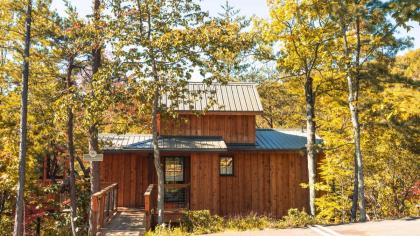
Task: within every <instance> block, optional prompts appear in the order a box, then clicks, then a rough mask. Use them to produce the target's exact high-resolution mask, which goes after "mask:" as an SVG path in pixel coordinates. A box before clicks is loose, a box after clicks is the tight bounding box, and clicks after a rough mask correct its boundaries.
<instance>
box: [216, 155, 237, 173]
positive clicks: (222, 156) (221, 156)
mask: <svg viewBox="0 0 420 236" xmlns="http://www.w3.org/2000/svg"><path fill="white" fill-rule="evenodd" d="M222 158H232V173H231V174H222V168H221V165H220V164H221V163H220V162H221V161H222ZM219 176H231V177H232V176H235V158H234V157H233V155H220V156H219Z"/></svg>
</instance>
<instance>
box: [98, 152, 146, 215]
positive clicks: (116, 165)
mask: <svg viewBox="0 0 420 236" xmlns="http://www.w3.org/2000/svg"><path fill="white" fill-rule="evenodd" d="M151 167H152V166H150V158H149V156H148V155H147V154H136V153H116V154H105V155H104V160H103V161H102V162H101V163H100V179H101V182H112V183H118V188H119V189H118V206H119V207H142V206H144V196H143V194H144V192H145V191H146V189H147V186H149V184H150V183H151V180H152V178H153V175H154V169H151ZM150 170H152V171H153V172H151V171H150Z"/></svg>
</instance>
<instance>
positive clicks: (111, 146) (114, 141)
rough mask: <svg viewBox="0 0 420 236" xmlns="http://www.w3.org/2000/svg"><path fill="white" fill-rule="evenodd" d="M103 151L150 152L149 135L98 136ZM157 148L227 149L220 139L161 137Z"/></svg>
mask: <svg viewBox="0 0 420 236" xmlns="http://www.w3.org/2000/svg"><path fill="white" fill-rule="evenodd" d="M99 140H100V142H101V144H102V150H104V151H134V150H137V151H152V150H153V145H152V135H151V134H121V135H118V134H100V135H99ZM158 146H159V147H160V149H161V150H162V151H206V152H212V151H217V152H223V151H227V147H226V144H225V142H224V141H223V139H222V137H209V136H207V137H203V136H201V137H193V136H162V137H159V140H158Z"/></svg>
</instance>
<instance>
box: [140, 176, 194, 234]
mask: <svg viewBox="0 0 420 236" xmlns="http://www.w3.org/2000/svg"><path fill="white" fill-rule="evenodd" d="M189 188H190V185H189V184H165V189H185V202H180V203H166V202H165V214H166V213H172V214H173V213H174V212H175V213H177V210H180V209H183V210H184V209H189V206H190V204H189V202H190V200H189V193H190V191H189ZM156 207H157V185H155V184H150V185H149V186H148V187H147V189H146V192H145V193H144V211H145V228H146V230H150V229H152V228H153V227H154V226H155V225H156V222H155V219H156V214H157V209H156ZM174 210H175V211H174Z"/></svg>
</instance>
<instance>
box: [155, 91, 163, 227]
mask: <svg viewBox="0 0 420 236" xmlns="http://www.w3.org/2000/svg"><path fill="white" fill-rule="evenodd" d="M158 105H159V90H158V86H157V85H156V88H155V92H154V98H153V108H152V129H153V130H152V132H153V156H154V164H155V169H156V173H157V178H158V195H157V213H158V219H157V221H158V224H162V223H163V222H164V214H163V213H164V200H165V189H164V187H165V186H164V184H165V182H164V181H165V180H164V177H163V169H162V164H161V161H160V150H159V145H158V138H159V134H158V130H157V126H158V123H157V122H158V119H157V113H158Z"/></svg>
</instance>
